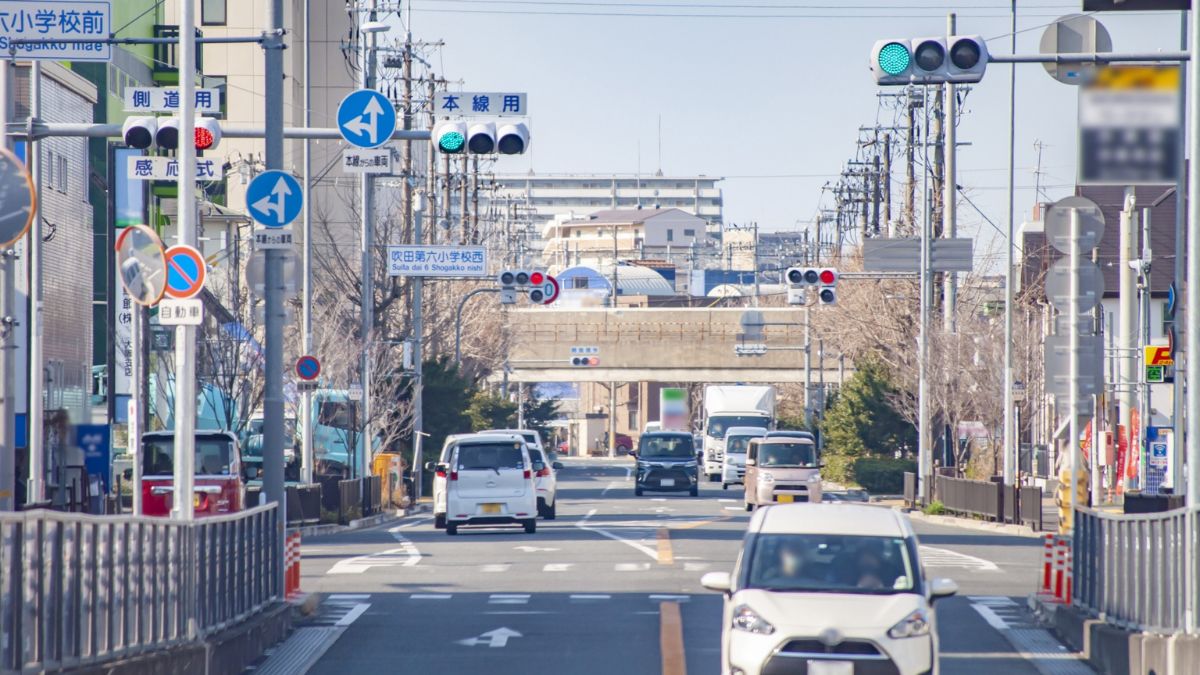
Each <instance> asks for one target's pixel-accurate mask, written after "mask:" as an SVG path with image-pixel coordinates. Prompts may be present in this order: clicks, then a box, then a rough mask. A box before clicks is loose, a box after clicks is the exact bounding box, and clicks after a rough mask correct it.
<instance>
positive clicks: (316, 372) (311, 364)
mask: <svg viewBox="0 0 1200 675" xmlns="http://www.w3.org/2000/svg"><path fill="white" fill-rule="evenodd" d="M296 375H297V376H299V377H300V379H302V380H305V381H311V380H315V379H317V378H318V377H320V376H321V362H320V361H318V360H317V357H315V356H308V355H305V356H301V357H300V358H298V359H296Z"/></svg>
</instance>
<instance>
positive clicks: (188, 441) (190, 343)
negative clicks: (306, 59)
mask: <svg viewBox="0 0 1200 675" xmlns="http://www.w3.org/2000/svg"><path fill="white" fill-rule="evenodd" d="M195 6H196V3H195V0H179V52H178V54H179V131H180V133H179V137H180V140H181V141H182V142H181V143H180V144H179V149H178V151H177V153H176V155H177V156H178V158H179V183H178V186H179V189H178V194H179V197H178V212H179V216H178V227H179V243H180V244H181V245H184V246H195V245H196V243H197V241H196V201H195V198H196V146H195V143H194V142H192V138H193V136H194V134H195V132H194V129H195V128H196V16H195ZM268 86H269V83H268ZM269 91H270V90H269V89H268V100H270V96H269ZM276 100H280V99H276ZM195 434H196V327H195V326H176V328H175V467H174V468H175V481H174V485H175V491H174V494H173V497H174V504H173V507H172V509H171V515H172V516H173V517H175V518H178V519H181V520H191V519H192V517H193V515H194V512H193V504H192V495H193V493H194V492H195V489H194V478H195V464H196V455H195V448H196V439H195ZM264 454H265V453H264ZM189 630H190V629H189Z"/></svg>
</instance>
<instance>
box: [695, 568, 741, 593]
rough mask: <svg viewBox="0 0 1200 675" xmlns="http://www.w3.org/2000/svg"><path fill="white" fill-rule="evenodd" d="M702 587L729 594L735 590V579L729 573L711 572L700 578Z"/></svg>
mask: <svg viewBox="0 0 1200 675" xmlns="http://www.w3.org/2000/svg"><path fill="white" fill-rule="evenodd" d="M700 585H701V586H703V587H705V588H707V589H708V590H710V591H717V592H718V593H728V592H730V591H731V590H733V577H731V576H730V575H729V572H709V573H708V574H705V575H704V576H702V577H700Z"/></svg>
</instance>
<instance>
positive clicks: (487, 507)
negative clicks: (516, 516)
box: [481, 504, 500, 513]
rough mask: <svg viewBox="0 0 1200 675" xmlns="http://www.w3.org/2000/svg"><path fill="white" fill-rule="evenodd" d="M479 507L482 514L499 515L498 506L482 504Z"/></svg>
mask: <svg viewBox="0 0 1200 675" xmlns="http://www.w3.org/2000/svg"><path fill="white" fill-rule="evenodd" d="M481 507H482V509H483V512H484V513H500V505H499V504H483V505H481Z"/></svg>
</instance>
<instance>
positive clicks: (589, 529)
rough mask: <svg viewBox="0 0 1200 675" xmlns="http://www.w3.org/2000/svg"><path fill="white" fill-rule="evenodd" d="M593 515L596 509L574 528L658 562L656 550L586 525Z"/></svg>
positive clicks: (588, 513)
mask: <svg viewBox="0 0 1200 675" xmlns="http://www.w3.org/2000/svg"><path fill="white" fill-rule="evenodd" d="M594 515H596V509H592V510H590V511H588V512H587V515H585V516H584V517H583V518H582V519H580V520H579V521H578V522H576V523H575V527H578V528H579V529H581V530H584V531H587V532H594V533H596V534H598V535H600V536H602V537H607V538H609V539H612V540H613V541H619V542H621V543H622V544H625V545H626V546H629V547H630V548H633V549H635V550H637V551H639V552H641V553H643V554H645V555H646V557H648V558H650V559H651V560H658V551H657V550H655V549H652V548H650V547H649V546H645V545H642V544H639V543H638V542H636V541H633V540H631V539H626V538H625V537H622V536H620V535H617V534H613V533H612V532H609V531H608V530H605V529H601V528H599V527H596V526H594V525H591V524H590V523H588V520H589V519H590V518H591V517H592V516H594Z"/></svg>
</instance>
